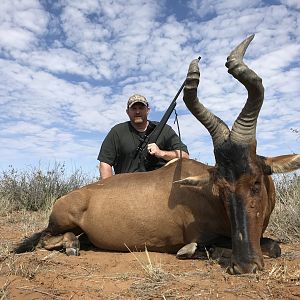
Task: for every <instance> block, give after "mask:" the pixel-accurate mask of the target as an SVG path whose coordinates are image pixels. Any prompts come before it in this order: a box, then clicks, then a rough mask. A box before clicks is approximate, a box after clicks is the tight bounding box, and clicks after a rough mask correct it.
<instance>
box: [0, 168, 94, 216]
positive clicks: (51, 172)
mask: <svg viewBox="0 0 300 300" xmlns="http://www.w3.org/2000/svg"><path fill="white" fill-rule="evenodd" d="M89 181H91V180H90V179H88V178H87V176H84V174H83V172H82V170H81V169H77V170H75V172H73V174H71V175H69V176H66V169H65V165H64V164H60V163H55V164H54V166H53V168H51V169H50V168H48V170H47V171H42V170H41V168H31V169H29V170H25V171H18V170H16V169H15V168H13V167H12V166H10V167H9V169H8V170H7V171H3V172H2V174H1V175H0V203H1V208H2V210H3V209H5V210H9V211H12V210H22V209H25V210H33V211H37V210H45V209H47V208H48V207H49V206H51V205H52V204H53V203H54V202H55V201H56V200H57V199H58V198H59V197H61V196H63V195H65V194H67V193H68V192H70V191H72V190H74V189H77V188H79V187H80V186H83V185H85V184H87V183H88V182H89Z"/></svg>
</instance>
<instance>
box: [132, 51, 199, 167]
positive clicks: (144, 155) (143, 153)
mask: <svg viewBox="0 0 300 300" xmlns="http://www.w3.org/2000/svg"><path fill="white" fill-rule="evenodd" d="M200 59H201V57H200V56H199V57H198V60H200ZM184 86H185V80H184V82H183V83H182V85H181V87H180V89H179V90H178V92H177V94H176V95H175V97H174V99H173V100H172V102H171V104H170V106H169V107H168V109H167V110H166V112H165V113H164V115H163V117H162V118H161V120H160V122H159V123H158V124H157V125H156V127H155V128H154V129H153V131H152V132H151V133H150V134H148V135H147V134H146V135H145V137H144V139H143V140H142V141H141V143H140V144H139V146H138V147H137V149H136V155H135V157H137V155H140V160H141V161H140V170H141V171H150V166H151V161H153V160H155V159H157V158H156V157H153V155H150V154H149V153H148V151H147V145H148V144H150V143H155V142H156V141H157V139H158V138H159V136H160V134H161V132H162V131H163V129H164V127H165V125H166V123H167V122H168V120H169V118H170V116H171V114H172V112H173V110H174V109H175V107H176V104H177V103H176V100H177V98H178V97H179V95H180V93H181V92H182V90H183V88H184Z"/></svg>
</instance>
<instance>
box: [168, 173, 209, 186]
mask: <svg viewBox="0 0 300 300" xmlns="http://www.w3.org/2000/svg"><path fill="white" fill-rule="evenodd" d="M209 178H210V176H209V173H205V174H202V175H197V176H190V177H186V178H183V179H180V180H176V181H173V183H179V184H181V185H190V186H201V185H203V184H205V183H208V182H209Z"/></svg>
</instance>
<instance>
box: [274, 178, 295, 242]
mask: <svg viewBox="0 0 300 300" xmlns="http://www.w3.org/2000/svg"><path fill="white" fill-rule="evenodd" d="M274 181H275V185H276V205H275V208H274V211H273V213H272V215H271V219H270V223H269V226H268V230H269V231H271V232H272V233H273V234H274V235H275V236H276V237H277V238H278V239H279V240H281V241H283V242H292V241H300V176H299V175H298V174H297V173H293V174H283V175H280V176H276V177H275V178H274Z"/></svg>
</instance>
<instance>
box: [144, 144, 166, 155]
mask: <svg viewBox="0 0 300 300" xmlns="http://www.w3.org/2000/svg"><path fill="white" fill-rule="evenodd" d="M147 149H148V152H149V154H151V155H154V156H156V157H158V158H160V157H162V156H163V153H162V152H163V151H161V150H160V149H159V148H158V146H157V145H156V144H155V143H151V144H148V146H147Z"/></svg>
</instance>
